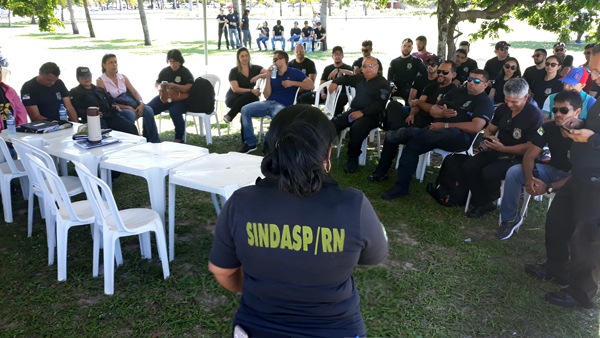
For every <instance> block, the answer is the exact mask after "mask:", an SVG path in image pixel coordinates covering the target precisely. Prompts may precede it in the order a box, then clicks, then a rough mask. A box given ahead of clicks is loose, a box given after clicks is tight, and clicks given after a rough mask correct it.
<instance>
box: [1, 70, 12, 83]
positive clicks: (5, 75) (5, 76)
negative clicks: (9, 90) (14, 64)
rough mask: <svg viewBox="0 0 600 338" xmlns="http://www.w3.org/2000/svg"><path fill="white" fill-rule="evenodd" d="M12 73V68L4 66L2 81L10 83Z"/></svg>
mask: <svg viewBox="0 0 600 338" xmlns="http://www.w3.org/2000/svg"><path fill="white" fill-rule="evenodd" d="M11 75H12V72H11V71H10V69H8V68H5V67H2V82H4V83H6V84H9V83H10V76H11Z"/></svg>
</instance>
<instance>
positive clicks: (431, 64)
mask: <svg viewBox="0 0 600 338" xmlns="http://www.w3.org/2000/svg"><path fill="white" fill-rule="evenodd" d="M436 66H437V65H436V64H435V63H433V62H429V63H428V64H427V67H436Z"/></svg>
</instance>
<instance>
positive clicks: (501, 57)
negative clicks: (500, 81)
mask: <svg viewBox="0 0 600 338" xmlns="http://www.w3.org/2000/svg"><path fill="white" fill-rule="evenodd" d="M508 47H510V44H508V43H507V42H506V41H500V42H498V43H496V48H495V49H494V53H496V56H495V57H493V58H491V59H489V60H487V62H486V63H485V67H483V70H485V71H486V72H488V74H489V75H490V82H489V83H490V85H489V86H488V88H487V89H486V93H489V91H490V90H491V88H492V84H493V83H492V82H493V80H494V79H495V78H496V77H498V74H500V71H501V70H502V67H504V62H505V61H506V59H507V58H508Z"/></svg>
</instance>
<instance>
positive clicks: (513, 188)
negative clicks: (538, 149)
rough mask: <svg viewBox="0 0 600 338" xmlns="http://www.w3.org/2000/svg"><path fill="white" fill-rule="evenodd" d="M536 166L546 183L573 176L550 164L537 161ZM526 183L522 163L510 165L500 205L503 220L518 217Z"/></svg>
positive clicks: (506, 220)
mask: <svg viewBox="0 0 600 338" xmlns="http://www.w3.org/2000/svg"><path fill="white" fill-rule="evenodd" d="M535 168H536V169H537V170H538V172H539V174H540V176H539V178H540V180H541V181H543V182H544V183H546V184H548V183H554V182H557V181H560V180H562V179H563V178H565V177H568V176H571V173H567V172H564V171H561V170H558V169H556V168H554V167H553V166H551V165H548V164H541V163H536V164H535ZM524 185H525V174H524V173H523V167H522V166H521V165H520V164H517V165H514V166H512V167H510V169H508V171H507V172H506V178H505V179H504V196H503V197H502V204H501V205H500V218H501V219H502V222H510V221H512V220H514V219H516V218H517V215H518V213H519V209H518V206H519V198H520V197H521V189H522V188H523V186H524Z"/></svg>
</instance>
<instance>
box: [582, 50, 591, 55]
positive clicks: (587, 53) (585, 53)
mask: <svg viewBox="0 0 600 338" xmlns="http://www.w3.org/2000/svg"><path fill="white" fill-rule="evenodd" d="M583 54H584V55H590V54H592V52H591V51H590V52H583Z"/></svg>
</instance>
